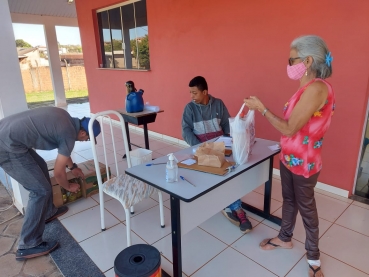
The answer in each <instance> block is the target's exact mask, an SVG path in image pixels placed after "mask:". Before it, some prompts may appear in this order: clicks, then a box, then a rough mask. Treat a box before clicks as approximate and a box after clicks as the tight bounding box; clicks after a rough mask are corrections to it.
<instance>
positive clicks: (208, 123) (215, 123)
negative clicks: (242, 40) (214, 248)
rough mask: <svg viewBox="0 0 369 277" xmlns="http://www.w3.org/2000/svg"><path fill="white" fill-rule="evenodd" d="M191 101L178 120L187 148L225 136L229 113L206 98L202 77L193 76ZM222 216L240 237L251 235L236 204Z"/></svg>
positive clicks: (213, 100)
mask: <svg viewBox="0 0 369 277" xmlns="http://www.w3.org/2000/svg"><path fill="white" fill-rule="evenodd" d="M189 87H190V93H191V98H192V101H191V102H190V103H188V104H187V105H186V107H185V109H184V112H183V116H182V137H183V138H184V140H185V141H186V142H187V143H188V144H189V145H191V146H193V145H196V144H199V143H201V142H205V141H207V140H210V139H213V138H216V137H219V136H221V135H223V134H229V132H230V130H229V120H228V118H229V117H230V116H229V113H228V110H227V107H226V106H225V105H224V103H223V101H222V100H220V99H217V98H215V97H212V96H211V95H209V94H208V84H207V83H206V80H205V78H204V77H201V76H197V77H195V78H193V79H192V80H191V81H190V83H189ZM222 213H223V214H224V215H225V216H226V217H227V218H228V219H229V221H231V222H232V223H233V224H235V225H237V226H239V227H240V230H241V232H242V233H248V232H250V231H251V229H252V226H251V222H250V221H249V220H248V219H247V217H246V213H245V212H244V210H243V209H242V208H241V200H237V201H236V202H234V203H233V204H231V205H230V206H229V207H227V208H226V209H224V210H223V211H222Z"/></svg>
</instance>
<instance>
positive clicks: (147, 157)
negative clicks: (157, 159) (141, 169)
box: [129, 148, 152, 166]
mask: <svg viewBox="0 0 369 277" xmlns="http://www.w3.org/2000/svg"><path fill="white" fill-rule="evenodd" d="M129 153H130V156H131V164H132V166H135V165H139V164H142V163H145V162H151V160H152V151H151V150H148V149H143V148H137V149H135V150H132V151H130V152H129Z"/></svg>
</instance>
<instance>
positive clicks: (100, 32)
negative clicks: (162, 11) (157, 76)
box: [95, 0, 151, 71]
mask: <svg viewBox="0 0 369 277" xmlns="http://www.w3.org/2000/svg"><path fill="white" fill-rule="evenodd" d="M141 1H142V0H128V1H124V2H121V3H118V4H115V5H111V6H108V7H104V8H101V9H97V10H95V12H96V18H97V29H98V39H99V41H100V53H99V55H100V61H101V63H100V67H99V69H104V70H107V69H110V70H131V71H150V70H151V66H149V68H139V65H140V62H139V51H138V39H137V35H136V37H135V42H136V52H137V53H136V54H137V55H136V56H135V58H136V63H137V67H138V68H133V67H131V68H127V60H126V56H125V55H124V68H121V67H116V64H115V58H114V46H113V35H112V28H111V22H110V13H109V11H110V10H113V9H116V8H119V13H120V24H121V29H120V32H121V36H122V49H123V51H124V48H125V46H124V47H123V44H125V43H124V27H123V14H122V7H124V6H127V5H131V4H133V11H134V14H133V15H134V17H135V18H136V14H135V13H136V7H135V5H134V3H137V2H141ZM102 12H107V20H108V26H109V37H110V45H111V46H110V48H111V53H112V60H113V62H112V65H113V67H107V63H106V55H105V52H106V51H105V45H104V36H103V29H104V28H102V25H103V24H102V22H101V18H100V17H101V15H99V13H102ZM146 20H147V12H146ZM134 24H135V27H134V28H135V29H136V28H138V27H137V26H136V24H137V22H136V19H135V21H134ZM147 26H148V25H147ZM147 36H148V32H147ZM130 41H131V39H130ZM149 53H150V50H149ZM149 56H150V54H149Z"/></svg>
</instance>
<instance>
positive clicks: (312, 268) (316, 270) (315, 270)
mask: <svg viewBox="0 0 369 277" xmlns="http://www.w3.org/2000/svg"><path fill="white" fill-rule="evenodd" d="M308 265H309V267H310V269H311V270H312V271H313V273H314V277H315V274H316V273H317V272H318V271H320V270H321V268H320V266H319V267H317V268H316V269H314V267H312V266H311V265H310V264H309V263H308Z"/></svg>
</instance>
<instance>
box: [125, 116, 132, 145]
mask: <svg viewBox="0 0 369 277" xmlns="http://www.w3.org/2000/svg"><path fill="white" fill-rule="evenodd" d="M124 125H125V126H126V134H127V142H128V148H129V151H132V148H131V138H130V137H129V126H128V122H127V121H124Z"/></svg>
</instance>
